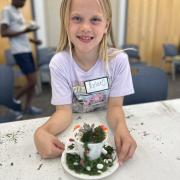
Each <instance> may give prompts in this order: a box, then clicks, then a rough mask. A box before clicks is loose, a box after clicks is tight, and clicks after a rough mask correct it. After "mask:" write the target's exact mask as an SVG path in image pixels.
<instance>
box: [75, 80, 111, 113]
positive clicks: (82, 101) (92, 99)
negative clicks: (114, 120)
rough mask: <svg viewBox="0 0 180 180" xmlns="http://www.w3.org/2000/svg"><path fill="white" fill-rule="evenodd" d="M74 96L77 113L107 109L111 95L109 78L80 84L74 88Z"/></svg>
mask: <svg viewBox="0 0 180 180" xmlns="http://www.w3.org/2000/svg"><path fill="white" fill-rule="evenodd" d="M89 85H91V87H90V86H89ZM92 85H93V86H92ZM87 89H88V90H89V91H88V90H87ZM88 92H89V93H88ZM73 94H74V97H73V110H74V111H75V112H90V111H93V110H96V109H103V108H105V107H106V104H107V99H108V94H109V84H108V78H107V77H102V78H99V79H94V80H89V81H85V82H78V83H76V84H75V85H74V86H73Z"/></svg>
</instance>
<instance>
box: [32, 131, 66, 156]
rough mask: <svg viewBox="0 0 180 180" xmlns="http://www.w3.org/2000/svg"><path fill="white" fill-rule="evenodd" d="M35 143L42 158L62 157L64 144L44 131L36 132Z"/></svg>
mask: <svg viewBox="0 0 180 180" xmlns="http://www.w3.org/2000/svg"><path fill="white" fill-rule="evenodd" d="M34 142H35V145H36V148H37V150H38V152H39V154H40V155H41V156H42V158H55V157H58V156H61V154H62V153H63V151H64V144H63V143H61V142H60V141H59V140H58V138H56V137H55V136H54V135H52V134H50V133H48V132H47V131H45V130H43V129H38V130H36V132H35V135H34Z"/></svg>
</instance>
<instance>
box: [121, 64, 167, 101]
mask: <svg viewBox="0 0 180 180" xmlns="http://www.w3.org/2000/svg"><path fill="white" fill-rule="evenodd" d="M131 68H132V69H135V70H136V71H137V72H136V74H135V75H133V76H132V80H133V84H134V90H135V94H132V95H129V96H125V97H124V105H130V104H139V103H147V102H153V101H160V100H166V99H167V93H168V79H167V76H166V74H165V72H164V71H163V70H161V69H159V68H154V67H149V66H146V65H143V64H138V65H133V66H131Z"/></svg>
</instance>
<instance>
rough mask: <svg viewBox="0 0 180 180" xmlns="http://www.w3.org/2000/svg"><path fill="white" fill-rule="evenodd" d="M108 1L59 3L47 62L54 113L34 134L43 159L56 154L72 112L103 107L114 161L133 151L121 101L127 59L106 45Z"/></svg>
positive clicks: (126, 86) (128, 85)
mask: <svg viewBox="0 0 180 180" xmlns="http://www.w3.org/2000/svg"><path fill="white" fill-rule="evenodd" d="M111 16H112V11H111V5H110V0H86V1H84V0H62V4H61V37H60V43H59V52H58V53H57V54H56V55H55V56H54V57H53V58H52V60H51V63H50V71H51V80H52V82H51V83H52V100H51V103H52V104H53V105H56V112H55V113H54V114H53V115H52V117H51V118H50V119H49V120H48V122H47V123H46V124H44V125H43V126H41V127H39V128H38V129H37V130H36V132H35V144H36V147H37V150H38V151H39V153H40V154H41V156H42V157H44V158H53V157H56V156H59V155H61V153H62V152H63V150H64V145H63V144H62V143H61V142H60V141H59V140H58V139H57V138H56V135H57V134H58V133H61V132H62V131H64V130H65V129H66V128H67V127H68V126H69V124H70V123H71V120H72V111H76V112H89V111H93V110H95V109H102V108H105V107H106V105H107V119H108V122H109V124H110V126H111V127H112V128H113V129H114V138H115V143H116V149H117V154H118V158H119V162H120V164H121V165H122V163H123V162H124V161H126V160H128V159H129V158H131V157H132V155H133V154H134V152H135V149H136V143H135V141H134V140H133V138H132V137H131V135H130V133H129V131H128V128H127V126H126V123H125V117H124V112H123V109H122V105H123V97H124V96H125V95H129V94H132V93H134V89H133V85H132V79H131V73H130V67H129V63H128V57H127V55H126V54H125V53H122V52H119V51H118V50H116V49H112V48H108V44H107V39H108V38H109V39H111V43H112V45H114V43H113V42H114V41H113V39H112V27H111V23H112V21H111V20H112V17H111Z"/></svg>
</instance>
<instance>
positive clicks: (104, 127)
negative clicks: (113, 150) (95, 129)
mask: <svg viewBox="0 0 180 180" xmlns="http://www.w3.org/2000/svg"><path fill="white" fill-rule="evenodd" d="M99 127H100V128H101V129H102V130H103V131H104V132H107V131H108V128H107V127H106V126H104V125H103V124H102V125H100V126H99Z"/></svg>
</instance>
